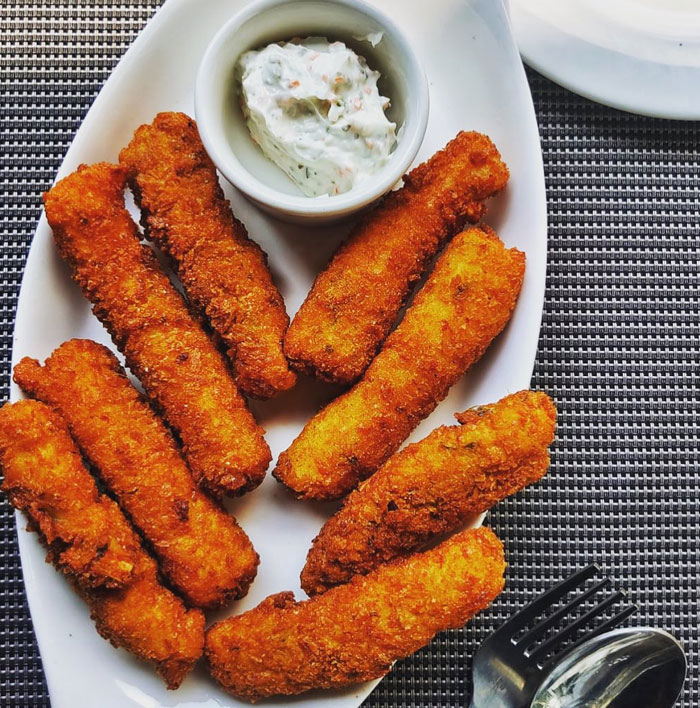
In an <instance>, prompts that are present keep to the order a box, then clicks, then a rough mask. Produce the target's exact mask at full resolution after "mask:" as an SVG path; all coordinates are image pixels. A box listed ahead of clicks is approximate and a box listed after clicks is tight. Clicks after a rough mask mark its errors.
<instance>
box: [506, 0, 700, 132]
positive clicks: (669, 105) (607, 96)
mask: <svg viewBox="0 0 700 708" xmlns="http://www.w3.org/2000/svg"><path fill="white" fill-rule="evenodd" d="M509 2H510V21H511V26H512V30H513V35H514V37H515V41H516V42H517V45H518V47H519V49H520V54H521V56H522V58H523V60H524V61H525V62H526V63H527V64H528V65H529V66H531V67H532V68H533V69H535V70H536V71H538V72H539V73H540V74H542V75H543V76H545V77H546V78H548V79H550V80H551V81H554V82H555V83H557V84H559V85H560V86H563V87H564V88H566V89H569V90H570V91H573V92H574V93H576V94H578V95H580V96H583V97H584V98H587V99H589V100H591V101H595V102H596V103H601V104H603V105H605V106H609V107H610V108H615V109H617V110H621V111H626V112H628V113H633V114H636V115H641V116H647V117H650V118H667V119H670V120H684V121H695V120H700V94H699V93H698V91H697V86H698V85H699V84H700V67H693V66H683V65H676V64H667V63H664V62H660V61H651V60H645V59H642V58H639V57H633V56H630V55H628V54H626V53H624V52H620V51H615V50H613V49H610V48H608V47H603V46H601V45H598V44H595V43H593V42H591V41H589V40H587V39H584V38H582V37H578V36H576V35H574V34H571V33H568V32H567V31H566V30H565V29H563V28H561V27H558V26H557V25H555V24H553V23H550V22H546V21H544V20H543V19H542V18H541V17H540V16H539V15H538V14H536V13H534V12H532V11H531V10H530V9H529V8H528V6H527V0H509ZM555 57H556V60H555ZM595 64H598V65H603V66H605V71H603V72H597V71H595V69H591V68H590V67H591V66H592V65H595ZM574 68H575V70H574ZM671 69H672V70H673V74H672V75H671V79H670V81H668V82H664V83H658V82H656V83H655V85H656V87H657V91H648V92H645V91H638V92H637V93H636V95H635V93H634V92H633V91H630V86H631V85H632V84H634V79H638V78H639V77H640V76H645V77H649V76H650V75H653V74H658V73H659V72H662V71H669V70H671ZM666 78H667V79H668V77H666ZM631 79H632V83H630V80H631ZM646 84H647V85H648V84H649V81H647V82H646ZM659 88H661V89H662V91H661V93H659V91H658V89H659ZM680 95H686V96H696V95H697V100H695V101H694V102H693V104H692V105H691V106H689V105H688V104H687V102H684V101H679V99H678V96H680ZM621 96H623V97H622V98H621Z"/></svg>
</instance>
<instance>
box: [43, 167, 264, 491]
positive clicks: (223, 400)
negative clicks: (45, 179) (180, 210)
mask: <svg viewBox="0 0 700 708" xmlns="http://www.w3.org/2000/svg"><path fill="white" fill-rule="evenodd" d="M125 183H126V170H125V169H124V168H123V167H119V166H116V165H110V164H107V163H99V164H96V165H92V166H89V167H87V166H82V167H80V168H79V169H78V170H77V171H76V172H74V173H73V174H71V175H69V176H68V177H66V178H64V179H62V180H61V181H60V182H58V183H57V184H56V185H55V186H54V187H53V189H51V190H50V191H49V192H47V193H46V194H45V195H44V205H45V208H46V217H47V219H48V221H49V224H50V225H51V227H52V228H53V233H54V237H55V240H56V244H57V246H58V250H59V252H60V253H61V256H63V258H64V259H65V260H66V261H67V262H68V263H69V264H70V266H71V268H72V271H73V277H74V279H75V281H76V282H77V283H78V285H80V287H81V288H82V290H83V294H84V295H85V296H86V297H87V298H88V300H90V302H92V303H93V305H94V307H93V311H94V313H95V315H96V316H97V318H98V319H99V320H100V321H101V322H102V323H103V324H104V325H105V327H106V328H107V329H108V330H109V332H110V334H111V335H112V338H113V339H114V342H115V344H116V345H117V347H119V349H120V351H121V352H122V353H123V354H124V356H125V358H126V363H127V365H128V366H129V368H130V369H131V370H132V372H133V373H134V374H135V375H136V376H137V377H138V378H139V379H140V381H141V383H142V384H143V387H144V389H145V390H146V393H147V394H148V396H149V398H150V399H151V401H152V402H153V404H154V405H155V407H156V408H157V409H158V411H159V412H160V413H162V415H163V417H164V418H165V420H166V421H167V422H168V423H169V424H170V426H171V427H172V428H173V429H174V430H175V432H176V433H177V434H178V435H179V437H180V439H181V441H182V443H183V448H184V453H185V457H186V458H187V461H188V463H189V466H190V469H191V470H192V473H193V474H194V476H195V479H196V480H197V482H198V483H199V484H202V485H203V486H205V487H206V488H207V489H209V490H210V491H211V492H212V493H214V494H217V495H220V494H225V493H228V494H240V493H243V492H245V491H247V490H249V489H252V488H253V487H255V486H257V485H258V484H259V483H260V482H261V481H262V479H263V477H264V476H265V470H266V469H267V466H268V464H269V462H270V449H269V447H268V446H267V443H266V442H265V440H264V438H263V433H262V430H261V428H260V427H259V426H258V425H257V424H256V422H255V420H254V419H253V416H252V415H251V413H250V411H249V410H248V407H247V405H246V402H245V399H244V398H243V396H241V394H240V392H239V391H238V389H237V388H236V385H235V383H234V382H233V379H232V378H231V376H230V375H229V372H228V371H227V369H226V364H225V361H224V359H223V357H222V356H221V354H220V353H219V352H218V351H217V350H216V347H215V346H214V344H213V343H212V342H211V341H210V340H209V338H208V337H207V335H206V334H205V332H204V331H203V330H202V328H201V326H200V325H199V324H198V323H197V321H196V320H195V319H194V317H193V316H192V314H191V313H190V311H189V310H188V309H187V306H186V304H185V302H184V301H183V299H182V298H181V297H180V295H179V293H178V292H177V290H175V288H174V286H173V285H172V283H171V282H170V280H169V279H168V276H167V275H166V274H165V273H164V272H163V271H162V270H161V268H160V266H159V264H158V261H157V260H156V257H155V255H154V254H153V252H152V251H151V249H149V248H148V247H147V246H144V245H142V244H141V243H140V242H139V232H138V227H137V226H136V224H135V223H134V222H133V221H132V219H131V216H130V215H129V212H128V211H127V210H126V209H125V207H124V194H123V191H124V188H125Z"/></svg>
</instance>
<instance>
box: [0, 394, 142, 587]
mask: <svg viewBox="0 0 700 708" xmlns="http://www.w3.org/2000/svg"><path fill="white" fill-rule="evenodd" d="M0 465H2V470H3V475H4V481H3V483H2V490H3V491H4V492H5V494H7V496H8V497H9V499H10V502H11V503H12V505H13V506H15V507H16V508H17V509H20V510H21V511H23V512H24V513H25V514H26V515H27V517H28V518H29V520H30V524H31V526H32V527H33V528H35V529H36V530H37V531H38V532H39V533H40V535H41V537H42V539H43V540H44V542H45V543H46V545H47V547H48V549H49V554H48V557H47V560H48V561H51V562H52V563H54V565H55V566H56V567H57V568H59V569H60V570H61V571H62V572H63V573H65V574H66V575H67V576H69V577H70V578H71V579H73V580H74V581H75V582H76V583H80V584H81V585H84V586H86V587H107V588H116V587H121V586H123V585H127V584H128V583H130V582H131V579H132V573H133V568H134V564H135V563H136V558H137V556H138V554H139V548H140V543H139V542H138V540H137V539H136V538H135V537H134V535H133V533H132V531H131V529H129V528H128V527H126V525H125V524H124V520H123V517H122V514H121V512H120V511H119V508H118V507H117V505H116V504H115V503H114V502H113V501H111V500H110V499H109V498H108V497H105V496H103V495H101V494H99V493H98V491H97V487H96V486H95V482H94V480H93V478H92V477H91V476H90V474H89V473H88V472H87V470H86V469H85V467H84V466H83V462H82V459H81V457H80V453H79V452H78V451H77V450H76V449H75V445H74V444H73V441H72V440H71V437H70V435H69V434H68V431H67V430H66V429H65V423H64V421H63V420H62V419H61V417H60V416H59V415H58V414H57V413H55V412H54V411H53V410H51V409H50V408H49V407H48V406H45V405H43V404H42V403H37V402H35V401H20V402H19V403H15V404H10V403H7V404H5V405H4V406H3V407H2V408H1V409H0Z"/></svg>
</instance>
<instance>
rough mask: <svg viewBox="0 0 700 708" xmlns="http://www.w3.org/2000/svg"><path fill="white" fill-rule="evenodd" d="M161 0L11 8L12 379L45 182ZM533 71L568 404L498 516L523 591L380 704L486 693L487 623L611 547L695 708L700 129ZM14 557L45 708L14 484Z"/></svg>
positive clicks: (7, 278)
mask: <svg viewBox="0 0 700 708" xmlns="http://www.w3.org/2000/svg"><path fill="white" fill-rule="evenodd" d="M157 5H158V3H157V2H154V0H122V1H121V2H119V3H113V2H91V1H89V0H81V1H80V2H75V0H73V1H72V2H71V1H69V0H61V1H60V2H59V1H56V0H51V1H49V2H44V3H43V4H42V5H41V6H38V4H36V3H32V2H9V1H7V0H5V1H4V2H3V3H2V5H0V47H1V50H0V71H1V77H0V80H1V81H2V99H1V100H2V116H1V117H0V122H1V124H2V177H1V179H2V214H1V215H0V219H1V228H2V244H1V246H0V307H1V312H0V318H1V321H0V347H1V351H0V355H1V358H2V375H3V381H4V382H5V383H4V385H6V383H7V381H8V376H9V358H10V347H11V337H12V321H13V315H14V308H15V300H16V296H17V292H18V288H19V283H20V278H21V274H22V267H23V263H24V259H25V255H26V252H27V247H28V244H29V242H30V239H31V236H32V233H33V230H34V226H35V222H36V219H37V217H38V213H39V201H40V200H39V195H40V193H41V192H42V190H44V189H45V188H46V187H48V186H49V185H50V183H51V181H52V178H53V176H54V174H55V172H56V169H57V168H58V165H59V163H60V161H61V158H62V156H63V154H64V152H65V150H66V148H67V147H68V145H69V143H70V140H71V138H72V136H73V134H74V133H75V130H76V129H77V127H78V125H79V124H80V121H81V119H82V117H83V116H84V115H85V113H86V111H87V109H88V107H89V105H90V103H91V101H92V100H93V98H94V96H95V95H96V93H97V91H98V90H99V88H100V86H101V85H102V83H103V82H104V80H105V79H106V78H107V76H108V74H109V72H110V70H111V68H112V67H113V66H114V64H115V63H116V61H117V60H118V58H119V57H120V56H121V55H122V54H123V52H124V51H125V49H126V48H127V46H128V44H129V43H130V42H131V40H132V39H133V38H134V37H135V36H136V34H137V33H138V32H139V30H140V29H141V27H142V26H143V25H144V23H145V22H146V20H147V19H148V18H149V17H150V16H151V14H152V13H153V11H154V10H155V8H156V7H157ZM204 7H205V3H203V11H204ZM530 81H531V86H532V90H533V93H534V98H535V106H536V109H537V114H538V118H539V123H540V130H541V134H542V147H543V151H544V159H545V169H546V173H547V188H548V194H549V215H550V248H549V253H550V256H549V258H550V265H549V278H548V284H547V296H546V303H545V312H544V322H543V329H542V335H541V338H540V350H539V355H538V359H537V366H536V373H535V381H534V385H535V386H536V387H538V388H542V389H544V390H546V391H548V392H549V393H551V394H552V395H553V396H554V397H555V398H556V400H557V402H558V405H559V408H560V413H561V415H560V427H559V438H558V443H557V446H556V450H555V453H554V459H553V466H552V470H551V473H550V475H549V477H548V478H547V479H546V480H545V481H544V482H543V483H541V484H539V485H538V486H536V487H534V488H532V489H530V490H528V491H527V492H525V493H524V494H520V495H518V496H517V497H516V498H513V499H510V500H508V501H506V502H504V503H502V504H501V505H499V507H498V508H497V509H496V510H495V511H494V512H493V513H492V514H491V516H490V519H489V523H490V524H491V525H492V526H493V527H494V528H495V530H496V531H497V533H498V534H499V536H500V537H501V538H502V539H503V540H504V541H505V544H506V547H507V549H508V556H509V561H510V565H511V573H510V577H509V585H508V588H507V590H506V591H505V592H504V594H503V595H502V596H501V597H500V598H499V600H498V601H497V603H496V605H495V606H494V607H493V609H492V610H491V611H489V612H487V613H484V614H483V615H481V616H480V617H479V618H478V619H477V620H476V621H475V622H474V623H472V624H471V625H470V626H469V627H468V629H466V630H465V631H459V632H452V633H448V634H446V635H443V636H440V637H439V638H438V639H436V641H434V642H433V644H432V645H431V646H430V647H428V648H426V649H425V650H423V651H421V652H419V653H418V654H417V655H416V656H414V657H412V658H411V659H408V660H407V661H404V662H401V663H400V664H398V665H397V666H396V668H395V669H394V671H393V672H392V673H391V674H390V676H389V677H387V678H386V679H385V680H384V681H383V682H382V683H381V684H380V686H379V687H378V688H377V690H376V691H375V693H374V694H373V696H372V697H371V698H370V699H369V700H368V702H367V705H370V706H376V707H379V706H386V707H389V706H392V707H393V706H465V705H467V704H468V697H469V679H468V671H467V669H468V667H469V664H470V656H471V654H472V653H473V652H474V650H475V648H476V647H477V646H478V644H479V642H480V641H481V640H482V639H483V637H485V636H486V634H487V633H488V632H489V631H490V630H491V629H492V628H493V627H494V626H496V625H497V624H498V623H499V622H500V621H502V620H503V619H504V618H505V617H507V616H508V615H509V614H510V613H511V612H512V611H513V610H514V609H516V608H519V607H520V606H521V605H522V604H523V603H524V602H525V601H527V600H528V599H529V598H531V597H533V596H534V595H535V594H537V593H539V592H540V591H542V590H543V589H545V588H546V587H547V586H549V585H550V584H551V583H552V582H553V581H554V580H556V579H558V578H559V577H561V576H562V575H564V574H566V573H568V572H569V571H571V570H573V569H575V568H577V567H580V566H581V565H584V564H586V563H588V562H590V561H593V560H597V561H599V562H600V563H601V564H602V565H603V566H604V567H605V568H606V570H608V571H609V572H611V573H613V574H614V575H615V576H617V577H619V578H620V579H621V580H622V582H623V584H624V585H626V586H627V587H628V588H629V589H630V590H631V592H632V594H633V595H634V596H635V598H636V599H637V600H638V602H639V603H640V605H641V613H640V623H641V622H648V623H649V624H653V625H655V626H659V627H665V628H666V629H668V630H670V631H672V632H673V633H674V634H676V635H677V636H678V637H679V638H681V639H682V640H683V642H684V644H685V647H686V649H687V651H688V653H689V655H690V662H691V669H690V675H689V678H688V681H687V684H686V690H685V694H684V699H683V701H682V702H681V703H680V705H682V706H683V707H684V708H695V707H696V706H698V705H700V701H699V698H700V696H699V690H698V623H699V621H700V615H699V613H698V610H699V607H698V599H699V596H700V590H699V589H698V585H699V582H698V581H699V580H700V578H699V571H700V567H699V566H700V563H699V559H698V550H697V545H698V543H697V536H698V532H699V531H700V515H699V513H698V512H699V508H700V505H699V503H698V497H697V494H696V468H697V463H698V457H699V455H698V417H697V408H698V393H697V385H698V374H697V362H698V346H699V345H698V335H699V334H700V332H699V323H700V315H699V314H698V286H699V270H700V264H699V259H698V245H697V242H698V221H699V217H700V203H699V198H700V169H699V168H698V164H697V158H698V137H700V126H698V125H697V124H690V123H674V122H670V121H661V120H653V119H648V118H640V117H636V116H630V115H626V114H624V113H620V112H617V111H613V110H610V109H607V108H604V107H602V106H597V105H594V104H592V103H590V102H588V101H586V100H584V99H581V98H578V97H576V96H574V95H572V94H570V93H569V92H567V91H565V90H564V89H562V88H559V87H558V86H555V85H554V84H552V83H550V82H549V81H547V80H546V79H544V78H542V77H540V76H538V75H537V74H534V73H530ZM522 228H527V224H523V225H522ZM0 555H1V561H2V567H1V568H0V647H1V651H0V705H2V706H46V705H49V701H48V697H47V691H46V685H45V683H44V678H43V672H42V669H41V662H40V659H39V656H38V652H37V648H36V643H35V640H34V634H33V631H32V626H31V621H30V619H29V613H28V610H27V605H26V599H25V595H24V589H23V583H22V575H21V570H20V565H19V558H18V554H17V545H16V534H15V528H14V520H13V516H12V514H11V511H10V509H9V507H8V506H7V505H6V504H5V502H4V501H3V502H1V506H0Z"/></svg>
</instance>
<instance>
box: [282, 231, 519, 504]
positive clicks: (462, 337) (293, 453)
mask: <svg viewBox="0 0 700 708" xmlns="http://www.w3.org/2000/svg"><path fill="white" fill-rule="evenodd" d="M524 272H525V255H524V254H523V253H521V252H520V251H518V250H516V249H514V248H513V249H506V248H505V247H504V245H503V243H502V242H501V240H500V239H499V238H498V236H496V234H495V233H494V232H493V231H492V230H491V229H488V228H487V227H484V228H479V227H471V228H470V229H468V230H467V231H463V232H462V233H460V234H458V235H457V236H455V237H454V239H453V240H452V241H451V242H450V244H449V245H448V246H447V248H446V249H445V251H444V253H443V254H442V255H441V256H440V258H439V259H438V261H437V264H436V265H435V269H434V270H433V272H432V273H431V275H430V277H429V278H428V280H427V282H426V284H425V285H424V286H423V288H422V289H421V290H420V291H419V292H418V294H417V295H416V297H415V300H414V301H413V303H412V305H411V306H410V307H409V308H408V310H407V311H406V315H405V317H404V319H403V321H402V322H401V323H400V324H399V326H398V327H397V328H396V329H395V330H394V332H392V334H391V335H390V336H389V337H388V338H387V340H386V343H385V345H384V347H383V348H382V350H381V351H380V353H379V354H378V355H377V357H376V358H375V359H374V361H373V362H372V364H371V365H370V367H369V368H368V369H367V371H366V372H365V374H364V376H363V378H362V379H361V380H360V381H359V382H358V383H357V384H355V386H354V387H353V388H351V389H350V390H349V391H348V392H346V393H344V394H343V395H341V396H339V397H338V398H336V399H335V400H334V401H332V402H331V403H330V404H328V405H327V406H326V407H325V408H324V409H323V410H321V411H320V412H319V413H317V414H316V415H315V416H314V417H313V418H311V420H310V421H309V422H308V423H307V424H306V426H305V427H304V429H303V430H302V432H301V433H300V434H299V436H298V437H297V438H296V440H294V442H293V443H292V444H291V446H290V447H289V448H288V449H287V450H286V451H285V452H283V453H282V454H281V455H280V457H279V459H278V461H277V467H276V469H275V471H274V472H273V474H274V476H275V477H276V478H277V479H279V480H280V481H281V482H283V483H284V484H285V485H286V486H287V487H289V488H290V489H291V490H292V491H293V492H294V493H295V494H296V495H297V496H298V497H301V498H305V499H335V498H338V497H341V496H343V495H344V494H347V493H348V492H349V491H350V490H351V489H353V488H354V487H355V486H356V485H357V483H358V482H359V481H360V480H362V479H364V478H366V477H368V476H369V475H371V474H372V473H374V472H375V471H376V470H377V468H378V467H379V466H380V465H381V464H382V463H383V462H384V461H385V460H386V459H388V458H389V456H390V455H392V454H393V453H394V452H395V451H396V450H397V449H398V447H399V446H400V445H401V443H402V442H403V441H404V440H405V439H406V437H408V435H409V433H410V432H411V431H412V430H413V428H415V427H416V425H417V424H418V423H419V422H420V421H421V420H422V419H423V418H425V417H426V416H427V415H428V414H429V413H431V412H432V411H433V409H434V408H435V406H436V405H437V404H438V402H439V401H441V400H442V399H443V398H444V397H445V396H446V395H447V392H448V390H449V388H450V386H452V385H453V384H454V383H455V382H456V381H457V380H458V379H459V378H460V377H461V376H462V375H463V374H464V373H465V372H466V371H467V369H469V367H470V366H471V365H472V364H473V363H474V362H476V361H477V360H478V359H479V358H480V357H481V355H482V354H483V353H484V351H485V350H486V348H487V347H488V345H489V344H490V343H491V341H492V340H493V338H494V337H495V336H496V335H497V334H498V333H499V332H500V331H501V330H502V329H503V328H504V327H505V325H506V323H507V322H508V320H509V319H510V316H511V314H512V312H513V309H514V307H515V303H516V301H517V298H518V294H519V293H520V288H521V286H522V282H523V276H524Z"/></svg>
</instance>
